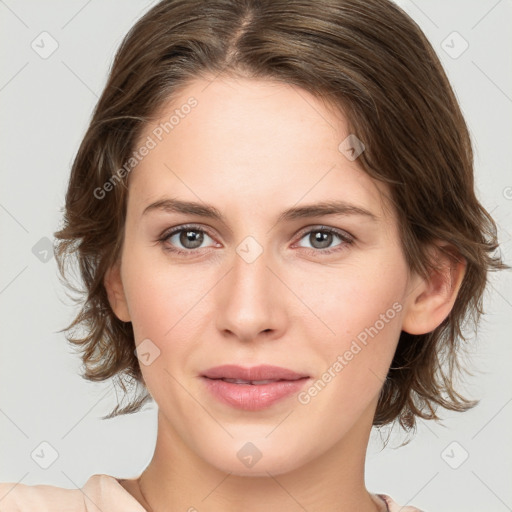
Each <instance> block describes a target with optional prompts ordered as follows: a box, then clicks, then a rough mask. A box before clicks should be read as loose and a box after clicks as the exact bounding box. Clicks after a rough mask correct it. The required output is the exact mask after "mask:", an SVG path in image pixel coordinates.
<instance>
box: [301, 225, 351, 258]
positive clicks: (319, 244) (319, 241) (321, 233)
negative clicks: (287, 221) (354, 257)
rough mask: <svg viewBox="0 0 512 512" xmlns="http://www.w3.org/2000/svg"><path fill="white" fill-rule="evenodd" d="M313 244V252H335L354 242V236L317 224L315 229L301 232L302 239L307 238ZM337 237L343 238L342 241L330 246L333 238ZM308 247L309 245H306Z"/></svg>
mask: <svg viewBox="0 0 512 512" xmlns="http://www.w3.org/2000/svg"><path fill="white" fill-rule="evenodd" d="M306 236H307V240H308V241H309V243H311V245H312V249H313V250H312V251H310V252H313V253H316V254H318V253H320V254H330V253H333V252H338V251H342V250H344V249H346V248H347V246H348V245H351V244H352V243H354V237H353V236H351V235H349V234H348V233H346V232H345V231H342V230H340V229H336V228H331V227H328V226H316V227H315V228H313V229H309V230H308V231H306V232H303V233H302V234H301V240H302V239H304V238H306ZM335 237H337V238H339V239H340V240H341V243H339V244H337V245H335V246H334V248H330V247H329V246H330V245H331V244H332V242H333V239H334V238H335ZM306 249H307V247H306Z"/></svg>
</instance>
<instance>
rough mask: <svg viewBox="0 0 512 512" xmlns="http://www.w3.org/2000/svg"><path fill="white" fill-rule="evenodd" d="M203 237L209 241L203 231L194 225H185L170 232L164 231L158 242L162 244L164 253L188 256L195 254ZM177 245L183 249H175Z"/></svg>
mask: <svg viewBox="0 0 512 512" xmlns="http://www.w3.org/2000/svg"><path fill="white" fill-rule="evenodd" d="M205 236H206V237H207V238H210V239H211V237H210V236H209V235H208V233H207V232H206V231H205V230H204V229H201V228H199V227H198V226H194V225H186V226H179V227H177V228H174V229H172V230H171V231H166V232H165V233H164V234H163V235H162V236H161V237H160V238H159V239H158V241H159V242H161V243H162V244H163V246H164V249H165V250H166V251H170V252H175V253H179V254H190V253H193V252H195V249H200V248H201V245H202V244H203V242H204V240H205ZM173 239H174V240H173ZM178 244H179V245H181V247H183V249H182V248H180V247H179V246H178V247H176V246H177V245H178Z"/></svg>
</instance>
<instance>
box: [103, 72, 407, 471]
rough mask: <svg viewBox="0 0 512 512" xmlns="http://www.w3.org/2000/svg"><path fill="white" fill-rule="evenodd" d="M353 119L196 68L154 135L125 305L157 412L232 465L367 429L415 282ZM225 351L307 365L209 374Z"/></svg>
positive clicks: (317, 451) (282, 455) (134, 174)
mask: <svg viewBox="0 0 512 512" xmlns="http://www.w3.org/2000/svg"><path fill="white" fill-rule="evenodd" d="M191 98H193V99H191ZM171 116H173V117H171ZM165 123H167V124H165ZM349 135H350V133H349V132H348V131H347V127H346V123H345V120H344V118H343V117H342V116H341V115H340V114H334V112H333V111H332V110H330V109H328V108H327V107H326V106H325V104H323V103H322V102H321V101H319V100H318V99H317V98H315V97H314V96H311V95H310V94H309V93H307V92H305V91H304V90H302V89H297V88H295V87H292V86H289V85H284V84H279V83H275V82H265V81H249V80H237V81H235V80H232V79H227V78H226V79H223V80H222V79H216V80H214V81H213V82H207V81H199V80H198V81H196V82H194V83H193V84H192V85H190V86H189V87H188V88H187V89H186V90H184V92H183V93H182V94H181V96H180V97H179V98H177V99H174V101H173V102H172V104H171V103H170V104H169V106H168V108H166V109H165V111H163V112H162V115H161V119H160V120H159V121H158V122H156V123H155V124H152V125H151V126H147V127H146V130H145V132H144V134H143V135H142V137H141V138H140V145H139V146H138V148H141V147H142V146H144V145H145V146H146V150H142V151H140V152H139V154H141V155H142V154H145V156H143V157H142V160H141V161H140V163H139V164H138V165H137V166H136V167H135V169H134V170H132V171H131V174H130V176H129V199H128V207H127V219H126V225H125V238H124V245H123V250H122V259H121V266H120V278H121V282H122V285H123V289H124V292H123V293H124V297H125V299H126V306H123V305H122V301H121V302H119V301H118V303H117V305H116V307H115V309H116V313H117V314H118V316H120V317H122V319H124V320H130V321H131V322H132V324H133V328H134V332H135V340H136V345H137V346H138V356H139V358H140V361H141V370H142V373H143V377H144V380H145V383H146V385H147V388H148V390H149V392H150V393H151V395H152V397H153V398H154V400H155V401H156V402H157V404H158V407H159V413H160V416H159V421H160V422H161V423H159V429H165V436H168V439H169V440H172V442H173V443H175V444H176V445H179V444H181V445H182V446H183V447H186V448H187V449H188V450H190V451H192V452H194V453H195V454H196V455H197V456H199V457H200V458H201V459H203V460H204V461H207V462H208V463H210V464H212V465H213V466H215V467H217V468H219V469H221V470H223V471H226V472H232V473H234V474H239V475H266V474H267V473H266V472H267V471H269V472H271V473H273V474H279V473H282V472H286V471H289V470H292V469H294V468H298V467H300V466H301V465H303V464H305V463H307V462H308V461H312V460H313V459H314V458H316V457H318V456H319V455H321V454H325V453H326V452H328V451H329V450H336V449H338V448H339V447H341V446H343V445H345V448H346V445H347V443H348V442H349V441H351V440H352V441H353V440H354V439H356V438H358V439H361V437H363V438H364V436H365V435H367V433H368V431H369V429H370V426H371V421H372V418H373V414H374V410H375V407H376V404H377V399H378V395H379V391H380V389H381V387H382V385H383V382H384V379H385V378H386V374H387V371H388V368H389V366H390V364H391V360H392V357H393V354H394V351H395V348H396V345H397V342H398V338H399V335H400V332H401V327H402V322H403V319H404V313H405V311H406V309H407V301H408V300H411V298H410V292H411V290H412V288H411V287H412V282H411V280H410V279H409V275H408V268H407V265H406V263H405V260H404V256H403V254H402V251H401V247H400V244H399V237H398V226H397V221H396V218H395V217H394V214H393V212H392V211H391V209H390V208H386V206H385V205H384V203H383V202H382V201H383V199H384V197H385V195H386V194H388V191H387V189H385V188H384V187H383V186H382V184H378V183H377V182H376V181H374V180H373V179H371V178H370V177H369V176H368V175H367V174H366V173H364V172H363V171H362V170H361V169H360V168H359V166H358V159H357V155H358V152H359V151H360V150H361V149H362V146H360V145H358V144H357V141H355V142H354V139H352V138H349V139H348V140H347V137H348V136H349ZM362 142H363V144H364V141H362ZM351 144H352V146H351ZM350 147H353V148H354V151H351V150H350V149H349V148H350ZM104 200H108V196H107V197H106V198H105V199H104ZM165 201H167V203H165ZM172 201H175V202H179V205H181V206H180V207H177V206H176V207H173V203H172ZM184 203H191V204H192V203H193V205H194V208H192V207H191V206H190V207H188V209H187V208H184V207H183V206H184ZM324 203H329V204H331V205H335V204H336V205H337V206H336V209H337V213H328V209H326V208H324V210H323V211H322V210H321V209H320V208H318V206H319V205H320V204H324ZM175 204H177V203H175ZM152 205H153V206H152ZM179 205H178V206H179ZM317 209H318V211H317ZM331 211H332V210H331ZM212 212H215V213H216V215H217V216H214V215H213V214H212ZM285 212H287V213H285ZM172 229H174V230H178V229H181V230H182V231H176V232H174V233H170V231H171V230H172ZM327 230H329V231H327ZM123 311H124V312H123ZM221 365H237V366H239V367H242V369H248V368H252V367H255V366H259V365H272V366H277V367H281V368H284V369H288V370H291V371H292V372H295V373H296V374H297V375H295V377H297V376H301V377H304V378H302V379H301V380H297V381H295V382H291V380H290V379H291V378H292V377H290V375H288V376H287V375H284V374H280V373H277V374H265V373H262V374H257V373H250V374H247V375H246V377H247V378H246V379H245V380H246V381H247V380H249V377H252V378H253V379H255V380H271V381H274V382H270V383H267V384H261V383H259V384H258V383H256V384H251V383H235V382H231V383H229V382H225V381H221V380H220V379H219V378H220V377H222V376H223V375H224V376H227V378H229V376H230V375H231V377H232V378H235V377H233V374H227V373H226V372H225V373H223V371H222V370H221V371H220V373H217V374H211V373H210V375H211V376H212V375H213V377H212V378H207V377H205V374H208V373H209V370H210V369H212V368H214V367H217V366H221ZM242 375H244V374H242ZM214 377H215V378H214ZM238 378H240V376H239V377H238ZM280 378H281V379H283V378H284V380H282V381H281V382H280V383H276V379H280ZM250 380H252V379H250ZM214 390H217V391H214ZM361 433H363V434H361ZM358 436H359V437H358Z"/></svg>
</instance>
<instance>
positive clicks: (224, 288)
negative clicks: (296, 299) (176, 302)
mask: <svg viewBox="0 0 512 512" xmlns="http://www.w3.org/2000/svg"><path fill="white" fill-rule="evenodd" d="M270 259H271V258H270V257H268V256H267V254H266V252H265V251H263V252H262V253H261V254H259V255H258V256H257V257H256V259H254V260H253V261H251V258H247V257H246V254H244V253H243V252H240V253H238V252H237V253H236V254H235V255H234V257H233V265H232V268H231V270H230V271H229V272H228V273H227V275H225V277H224V278H223V279H222V281H221V283H219V285H218V289H217V293H216V301H217V312H218V313H217V315H216V321H217V328H218V329H219V332H221V333H222V334H223V336H225V337H229V336H231V337H232V338H235V339H238V340H240V341H244V342H248V341H252V340H257V339H258V338H259V339H263V338H265V339H267V340H268V339H270V338H272V339H274V338H277V337H279V336H281V335H282V334H283V332H284V331H285V329H286V322H287V316H286V306H285V304H286V298H285V297H284V295H285V293H284V291H283V290H285V289H286V288H285V286H284V285H283V283H282V282H281V281H280V280H279V278H278V276H277V275H276V271H275V270H273V269H271V268H270V265H272V262H271V261H270ZM272 266H275V265H272Z"/></svg>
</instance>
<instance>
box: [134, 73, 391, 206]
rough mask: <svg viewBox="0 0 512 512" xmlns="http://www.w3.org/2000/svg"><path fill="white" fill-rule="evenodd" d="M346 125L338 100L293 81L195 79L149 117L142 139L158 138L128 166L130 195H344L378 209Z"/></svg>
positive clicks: (227, 199)
mask: <svg viewBox="0 0 512 512" xmlns="http://www.w3.org/2000/svg"><path fill="white" fill-rule="evenodd" d="M192 105H193V106H192ZM349 135H351V134H350V133H349V129H348V125H347V120H346V119H345V117H344V116H343V114H342V113H341V111H340V110H336V109H334V108H332V107H329V106H327V105H326V104H325V103H323V102H322V101H321V100H320V99H319V98H317V97H315V96H313V95H311V94H310V93H308V92H307V91H305V90H303V89H299V88H297V87H295V86H292V85H290V84H283V83H279V82H274V81H266V80H249V79H233V78H222V79H221V78H217V79H215V80H212V81H207V80H202V79H201V80H200V79H198V80H195V81H194V82H192V83H191V84H189V85H188V86H187V87H186V88H185V89H183V90H182V91H181V92H180V94H178V95H176V96H174V97H173V99H172V100H170V101H169V102H167V103H166V104H165V106H164V107H163V108H162V109H161V110H160V112H159V113H158V115H157V119H156V121H154V122H152V123H151V124H148V125H147V126H146V127H145V129H144V131H143V133H142V135H141V137H140V139H139V146H140V145H141V144H144V142H145V141H146V142H147V141H148V140H149V139H151V140H152V141H153V144H152V146H153V145H154V147H153V148H152V149H151V151H149V153H148V154H147V155H146V156H145V157H144V158H143V159H142V161H141V162H140V163H139V164H138V165H137V167H136V168H135V169H134V170H133V171H132V172H131V174H130V178H129V179H130V196H131V198H132V199H131V201H132V203H135V206H136V207H137V208H138V209H141V208H143V207H144V204H147V203H148V202H149V201H154V200H156V199H159V198H160V197H161V196H163V195H165V193H166V192H167V193H168V194H172V195H180V196H182V197H185V196H186V197H187V198H188V199H193V200H198V199H199V200H204V201H206V202H208V203H216V204H222V203H224V204H228V203H230V204H233V205H235V202H236V201H237V200H238V201H241V202H243V203H245V204H246V205H253V207H255V208H257V209H261V208H268V207H270V206H271V205H272V204H276V206H277V204H278V203H276V201H278V202H279V203H281V204H282V205H286V206H289V205H293V204H296V203H297V202H298V201H301V200H302V199H304V201H305V202H308V203H310V202H312V201H315V200H317V199H321V200H325V199H333V200H334V199H343V200H347V201H348V200H350V201H351V202H352V203H359V204H361V205H362V204H364V205H372V206H373V208H374V211H376V213H377V214H378V215H384V213H383V210H382V209H381V207H382V206H383V205H381V204H380V203H381V202H382V198H381V193H382V192H384V194H385V195H387V190H386V189H385V188H384V186H383V185H382V184H380V183H377V182H376V181H375V180H373V179H372V178H370V177H369V176H368V175H367V174H366V173H365V172H364V171H363V170H362V169H361V167H360V166H359V164H358V162H357V159H355V160H353V159H350V158H347V153H346V152H345V150H346V147H347V146H346V143H345V142H344V141H346V140H347V137H349ZM340 144H341V148H340ZM379 205H380V206H379Z"/></svg>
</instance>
